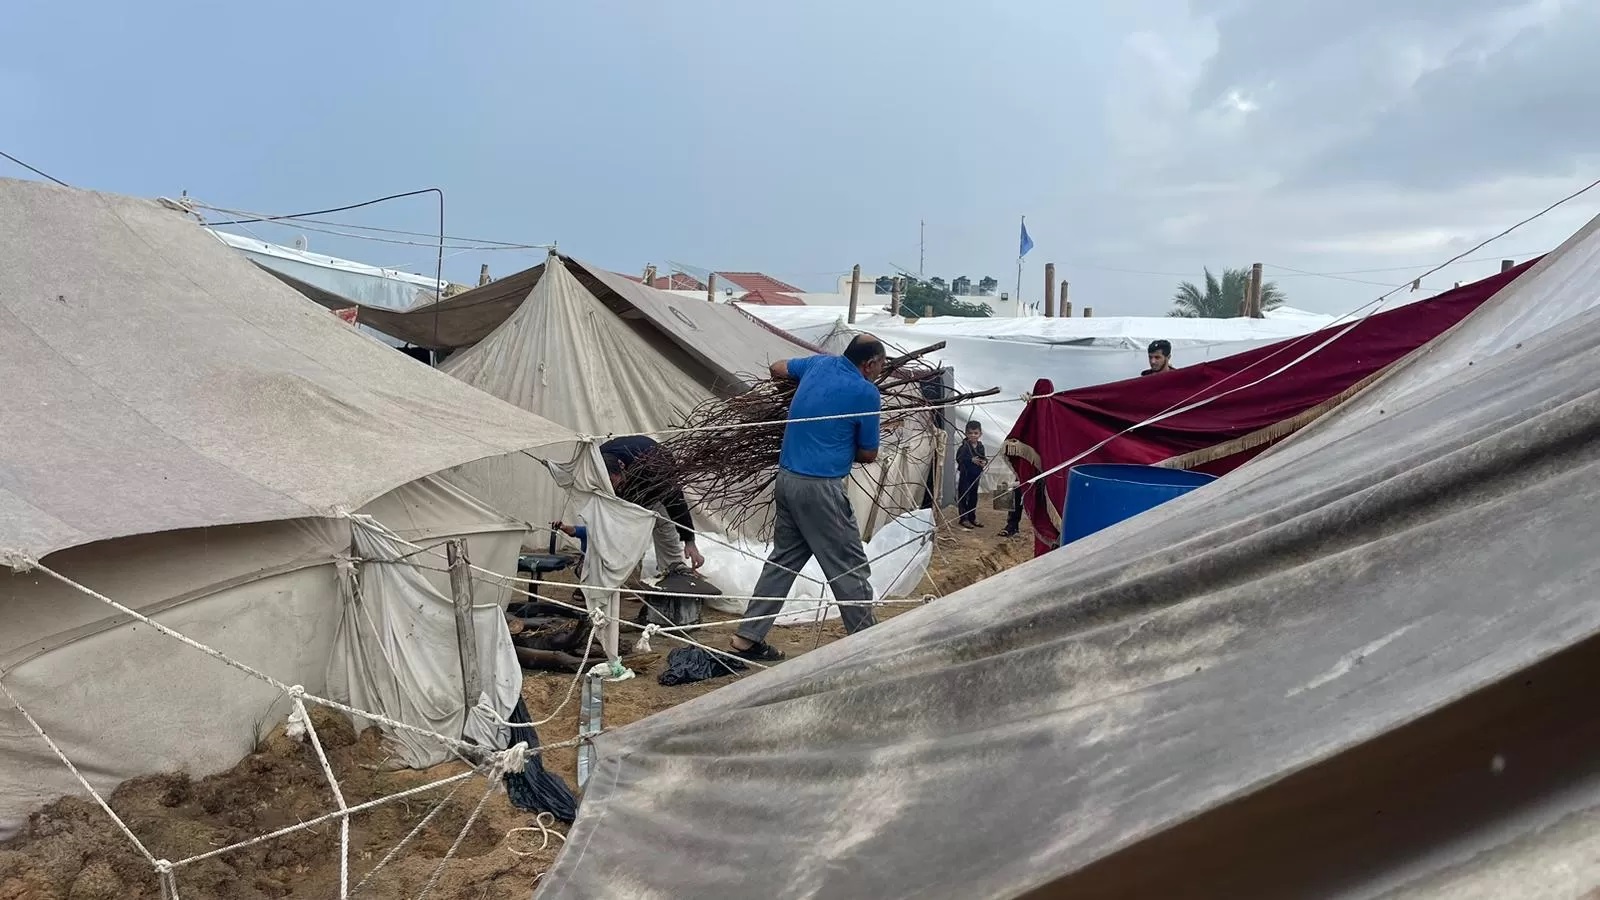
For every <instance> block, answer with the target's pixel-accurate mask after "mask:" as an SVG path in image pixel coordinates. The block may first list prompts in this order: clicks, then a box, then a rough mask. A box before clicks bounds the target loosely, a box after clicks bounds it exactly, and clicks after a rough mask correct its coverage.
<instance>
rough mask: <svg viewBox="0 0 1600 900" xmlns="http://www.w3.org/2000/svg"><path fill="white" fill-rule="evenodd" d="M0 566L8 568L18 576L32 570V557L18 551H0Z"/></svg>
mask: <svg viewBox="0 0 1600 900" xmlns="http://www.w3.org/2000/svg"><path fill="white" fill-rule="evenodd" d="M0 565H5V566H7V567H9V568H10V569H11V571H13V572H16V573H17V574H19V575H20V574H22V573H24V572H31V571H33V569H34V561H33V559H32V557H30V556H28V555H27V554H25V553H22V552H21V551H18V550H0Z"/></svg>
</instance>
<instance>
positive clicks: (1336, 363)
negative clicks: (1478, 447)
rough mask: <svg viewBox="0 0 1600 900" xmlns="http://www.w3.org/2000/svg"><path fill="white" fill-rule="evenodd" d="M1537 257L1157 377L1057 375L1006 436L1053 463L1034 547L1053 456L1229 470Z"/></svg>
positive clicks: (1056, 518) (1032, 460)
mask: <svg viewBox="0 0 1600 900" xmlns="http://www.w3.org/2000/svg"><path fill="white" fill-rule="evenodd" d="M1536 261H1537V260H1535V261H1530V262H1527V263H1524V264H1522V265H1520V266H1517V267H1515V268H1513V269H1511V270H1509V271H1506V272H1501V273H1499V274H1496V275H1493V276H1491V277H1489V278H1485V279H1483V280H1481V281H1476V282H1473V283H1472V284H1469V285H1465V286H1463V287H1459V288H1456V289H1454V290H1450V291H1445V292H1444V293H1442V294H1440V295H1438V296H1437V297H1433V298H1430V299H1427V300H1419V301H1417V302H1415V303H1410V304H1407V305H1405V306H1400V307H1397V308H1395V309H1391V310H1388V311H1387V312H1379V313H1377V314H1375V315H1370V316H1367V317H1365V318H1363V319H1359V320H1351V321H1349V322H1341V323H1338V324H1334V325H1330V326H1329V327H1327V328H1324V329H1321V330H1319V331H1315V332H1312V333H1310V334H1308V335H1305V336H1303V337H1300V338H1294V339H1291V340H1286V341H1278V342H1276V343H1272V344H1268V345H1267V346H1265V347H1259V348H1256V349H1253V350H1247V351H1245V352H1243V353H1238V354H1235V355H1233V356H1228V357H1224V358H1222V359H1217V360H1211V361H1208V362H1204V363H1201V364H1199V365H1192V366H1185V367H1182V368H1179V369H1178V370H1177V371H1174V372H1170V373H1166V374H1163V375H1161V376H1159V377H1153V378H1139V377H1135V378H1131V379H1124V380H1120V381H1115V382H1112V383H1110V384H1102V385H1096V386H1093V387H1085V388H1079V389H1077V390H1064V387H1065V386H1064V385H1061V384H1056V385H1055V388H1056V390H1057V391H1061V393H1057V394H1055V395H1053V396H1050V397H1043V398H1039V399H1036V400H1033V401H1031V402H1030V403H1028V404H1027V408H1026V410H1025V411H1024V412H1023V414H1022V415H1021V417H1019V418H1018V420H1017V424H1016V425H1015V427H1014V428H1013V429H1012V431H1011V432H1010V434H1009V436H1008V439H1007V441H1006V444H1005V448H1006V449H1005V452H1006V454H1007V458H1008V459H1009V461H1010V462H1011V464H1012V467H1013V468H1014V469H1015V470H1016V471H1017V473H1018V475H1019V476H1020V477H1021V478H1022V479H1031V478H1033V477H1034V476H1036V475H1038V474H1039V473H1040V472H1044V471H1047V470H1056V471H1054V472H1053V473H1052V474H1051V475H1049V476H1047V477H1046V478H1045V479H1044V480H1043V482H1042V483H1043V484H1044V485H1045V491H1044V494H1043V495H1042V496H1041V495H1039V494H1037V493H1030V495H1029V500H1030V503H1029V517H1030V520H1031V521H1032V522H1033V525H1034V534H1035V536H1036V539H1037V540H1038V542H1039V544H1038V549H1039V551H1040V552H1044V551H1045V550H1048V549H1050V548H1051V547H1053V546H1054V545H1055V542H1056V540H1057V534H1058V531H1059V528H1060V525H1061V511H1062V509H1064V507H1065V497H1066V489H1067V470H1066V468H1063V465H1065V464H1070V465H1079V464H1088V463H1134V464H1138V465H1154V464H1159V465H1164V466H1171V467H1174V468H1183V469H1194V470H1196V471H1201V472H1208V473H1211V474H1214V475H1221V474H1223V473H1225V472H1229V471H1232V470H1233V469H1235V468H1238V467H1239V466H1240V465H1242V464H1243V463H1244V462H1245V461H1246V460H1248V459H1250V458H1251V457H1253V456H1255V455H1256V454H1258V453H1260V452H1262V451H1263V450H1265V449H1266V448H1267V447H1269V446H1271V445H1272V444H1273V443H1274V442H1276V441H1280V440H1282V439H1283V438H1285V437H1287V436H1288V435H1290V434H1292V433H1294V431H1296V430H1297V429H1299V428H1302V427H1304V426H1305V425H1306V424H1308V423H1309V422H1311V421H1313V420H1314V419H1316V417H1317V416H1320V415H1322V414H1324V413H1326V412H1327V411H1328V410H1329V409H1331V408H1333V407H1334V406H1336V405H1337V404H1338V403H1340V402H1342V401H1343V400H1344V399H1346V398H1348V397H1349V396H1350V395H1352V394H1353V393H1355V392H1356V391H1357V390H1359V389H1360V388H1362V387H1363V386H1365V385H1366V383H1367V382H1368V381H1370V380H1371V379H1373V378H1376V377H1377V376H1378V374H1379V373H1381V372H1382V371H1383V369H1384V368H1385V367H1386V366H1389V365H1390V364H1392V363H1394V362H1395V361H1396V360H1399V359H1400V358H1402V357H1404V356H1405V355H1406V354H1408V353H1411V352H1413V351H1415V350H1416V349H1417V348H1418V347H1421V346H1423V345H1424V344H1426V343H1427V342H1428V341H1431V340H1433V339H1434V338H1436V337H1438V336H1439V335H1440V334H1443V333H1444V332H1445V331H1447V330H1449V329H1450V328H1451V327H1453V326H1455V324H1456V323H1458V322H1460V321H1461V320H1462V319H1464V318H1466V317H1467V316H1468V315H1470V314H1471V313H1472V312H1473V310H1476V309H1477V308H1478V307H1479V306H1481V305H1483V303H1484V302H1485V301H1487V300H1488V299H1489V298H1490V297H1493V296H1494V295H1495V294H1496V293H1497V292H1498V291H1500V290H1501V289H1503V288H1504V287H1505V286H1506V285H1508V284H1510V283H1511V282H1512V281H1514V280H1515V279H1516V278H1517V277H1518V276H1520V275H1521V274H1522V273H1523V272H1525V271H1527V269H1528V268H1529V267H1531V266H1532V265H1533V263H1534V262H1536ZM1286 367H1288V368H1287V370H1286V371H1284V372H1283V373H1282V374H1281V375H1272V373H1274V372H1276V371H1277V370H1279V369H1285V368H1286ZM1268 376H1272V377H1268ZM1152 420H1155V421H1152ZM1040 501H1043V502H1040Z"/></svg>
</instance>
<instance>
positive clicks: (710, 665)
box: [656, 647, 747, 686]
mask: <svg viewBox="0 0 1600 900" xmlns="http://www.w3.org/2000/svg"><path fill="white" fill-rule="evenodd" d="M746 668H747V666H746V665H745V663H744V661H743V660H739V659H734V658H733V657H730V656H718V655H716V654H715V653H712V652H711V651H709V650H702V649H700V648H699V647H678V648H675V649H674V650H673V651H672V652H670V653H668V654H667V669H666V671H665V672H662V673H661V674H660V675H659V676H657V677H656V681H658V682H660V683H661V684H664V685H668V686H671V685H674V684H693V683H694V682H696V681H705V680H707V679H710V678H718V677H721V676H723V675H732V674H734V673H735V672H743V671H744V670H745V669H746Z"/></svg>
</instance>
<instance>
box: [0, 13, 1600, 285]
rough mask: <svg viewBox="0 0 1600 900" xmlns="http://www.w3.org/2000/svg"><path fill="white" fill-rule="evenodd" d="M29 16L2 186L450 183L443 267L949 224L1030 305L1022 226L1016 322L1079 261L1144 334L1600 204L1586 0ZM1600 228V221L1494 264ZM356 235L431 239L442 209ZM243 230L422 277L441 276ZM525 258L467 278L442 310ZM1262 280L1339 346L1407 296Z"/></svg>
mask: <svg viewBox="0 0 1600 900" xmlns="http://www.w3.org/2000/svg"><path fill="white" fill-rule="evenodd" d="M6 6H7V12H6V20H7V21H6V24H5V26H4V33H5V36H6V38H7V40H6V45H7V48H6V53H5V54H4V55H0V150H5V151H7V152H9V153H12V154H14V155H16V156H19V157H21V158H23V159H25V160H27V161H29V162H31V163H33V164H34V165H36V166H38V167H40V168H41V169H44V170H45V171H47V172H49V173H51V174H52V175H55V176H56V177H58V178H61V179H63V180H65V181H68V182H70V183H72V184H74V185H77V186H81V187H91V188H96V189H101V190H108V191H117V192H123V193H133V194H142V195H161V194H166V195H176V194H177V193H178V192H179V191H182V190H187V191H188V192H189V193H190V195H191V196H194V197H197V198H200V199H202V200H204V201H206V202H209V203H213V204H216V205H219V206H225V207H235V208H241V209H248V210H258V211H265V212H272V213H286V212H297V211H302V210H307V209H313V208H318V207H325V206H334V205H340V204H343V203H349V202H354V201H358V200H362V199H367V198H370V197H375V196H380V195H383V194H388V193H394V192H398V191H404V190H410V189H414V188H418V187H426V186H433V185H436V186H439V187H442V188H444V190H445V191H446V193H447V196H448V207H447V210H446V226H447V230H448V231H449V232H450V233H451V234H454V235H463V236H467V237H473V238H490V239H495V240H501V241H513V242H527V243H540V242H548V241H558V242H559V244H560V246H561V248H562V249H563V250H564V251H566V252H569V253H571V254H573V255H575V256H578V257H580V258H584V259H587V260H590V261H593V262H597V263H600V264H603V265H606V266H608V267H611V268H614V269H618V270H622V271H630V272H631V271H637V270H639V269H641V268H642V267H643V266H644V264H645V263H647V262H654V263H656V264H657V265H658V266H660V267H662V268H663V269H664V268H666V267H667V266H668V264H669V262H679V263H684V264H687V265H690V266H695V267H699V268H704V269H725V270H737V269H761V270H764V271H767V272H769V273H772V274H775V275H778V276H780V277H784V278H787V279H788V280H791V281H794V282H797V283H799V284H800V285H802V286H803V287H810V288H824V289H826V288H831V285H832V283H833V279H834V278H835V277H836V276H837V274H839V273H841V272H844V271H846V270H848V269H849V267H850V265H851V264H852V263H857V262H859V263H861V264H862V266H863V267H864V269H866V270H867V271H868V272H875V271H884V270H887V269H888V268H889V267H890V266H891V265H900V266H904V267H908V268H911V269H915V268H916V267H917V265H918V222H919V220H925V221H926V222H927V255H926V266H927V273H928V274H929V275H935V274H937V275H944V276H945V277H952V276H955V275H960V274H966V275H970V276H972V277H973V278H974V279H976V278H978V277H980V276H982V275H985V274H991V275H994V276H995V277H997V278H998V279H1000V281H1001V284H1002V287H1003V288H1004V289H1006V290H1012V289H1013V288H1014V282H1015V279H1016V248H1017V225H1018V217H1019V216H1021V215H1026V216H1027V217H1028V227H1029V230H1030V232H1031V233H1032V236H1033V238H1034V240H1035V242H1036V245H1037V246H1036V248H1035V249H1034V251H1033V252H1032V253H1031V254H1030V255H1029V256H1028V258H1027V268H1026V270H1025V272H1024V290H1023V292H1024V296H1026V297H1030V298H1034V297H1037V296H1038V294H1039V292H1040V289H1041V288H1040V285H1041V284H1042V280H1043V276H1042V269H1043V265H1044V263H1045V262H1048V261H1054V262H1055V263H1056V264H1057V267H1058V270H1059V272H1060V277H1062V278H1068V279H1071V281H1072V285H1073V287H1072V294H1073V300H1074V301H1075V303H1076V304H1077V305H1078V306H1080V307H1081V306H1083V305H1093V306H1094V307H1095V310H1096V313H1097V314H1098V315H1109V314H1151V313H1160V312H1162V311H1163V310H1164V309H1165V308H1166V306H1167V305H1168V302H1169V298H1170V297H1171V294H1172V289H1173V286H1174V283H1175V282H1176V281H1177V279H1178V276H1188V277H1198V275H1199V271H1200V268H1201V267H1202V266H1206V265H1209V266H1211V267H1213V268H1214V269H1215V268H1220V267H1223V266H1242V265H1248V264H1249V263H1251V262H1257V261H1259V262H1263V263H1266V264H1268V265H1269V266H1271V267H1294V268H1297V269H1303V270H1307V271H1313V272H1351V271H1352V270H1369V269H1391V268H1393V271H1378V272H1364V271H1363V272H1357V273H1355V274H1350V275H1347V276H1346V277H1347V278H1352V279H1358V280H1361V281H1373V282H1381V283H1387V284H1398V283H1402V282H1406V281H1409V280H1410V279H1411V278H1412V277H1415V276H1416V275H1419V274H1421V272H1422V271H1423V270H1425V269H1426V268H1428V267H1429V266H1431V265H1432V264H1434V263H1437V262H1441V261H1443V260H1444V259H1447V258H1449V257H1450V256H1451V255H1453V254H1454V253H1456V252H1459V251H1460V250H1463V249H1466V248H1467V247H1470V246H1472V245H1473V244H1474V243H1476V242H1477V241H1479V240H1482V239H1483V238H1486V237H1488V236H1490V235H1492V234H1494V233H1495V232H1496V231H1498V230H1500V229H1501V228H1503V227H1505V226H1507V225H1509V224H1511V223H1512V222H1515V221H1516V220H1518V219H1520V218H1523V217H1524V216H1526V215H1528V214H1530V213H1532V212H1534V211H1536V210H1537V209H1539V208H1541V207H1542V206H1544V205H1546V204H1547V203H1549V202H1551V201H1553V200H1555V199H1557V198H1559V197H1560V196H1562V195H1565V194H1566V193H1569V192H1570V191H1571V190H1573V189H1575V188H1577V187H1579V186H1581V185H1582V184H1583V183H1586V182H1587V181H1588V180H1590V179H1592V178H1594V177H1596V176H1600V158H1597V156H1600V112H1597V110H1600V53H1597V52H1596V51H1595V49H1594V48H1595V47H1596V46H1600V4H1596V3H1593V2H1589V3H1584V2H1580V0H1567V2H1561V0H1531V2H1530V0H1187V2H1186V0H1119V2H1117V3H1110V2H1104V0H1054V2H1045V0H1039V2H1031V0H1030V2H1023V0H1016V2H973V0H850V2H846V0H803V2H801V0H793V2H787V3H774V2H750V0H673V2H670V3H669V2H660V0H631V2H621V0H612V2H606V0H590V2H582V3H562V4H547V3H530V2H514V0H502V2H492V0H483V2H474V3H456V4H452V3H441V2H438V0H431V2H419V0H389V2H382V3H377V2H353V0H325V2H321V3H316V4H311V3H297V2H278V3H271V4H244V3H215V2H208V3H200V2H172V0H163V2H160V3H136V4H130V3H112V2H100V3H83V2H76V3H74V2H60V0H56V2H49V3H45V2H35V0H10V2H8V3H7V4H6ZM1113 10H1114V11H1113ZM0 175H6V176H16V177H31V176H27V173H25V172H23V171H21V170H19V169H16V168H15V167H12V166H11V165H10V164H9V163H6V162H5V161H4V160H0ZM1597 212H1600V190H1597V191H1596V192H1594V194H1592V195H1587V196H1585V197H1583V198H1581V199H1580V200H1578V201H1575V202H1573V203H1571V204H1569V205H1568V206H1567V207H1564V208H1563V209H1561V210H1558V211H1557V212H1556V213H1552V214H1551V215H1550V216H1548V217H1546V218H1545V219H1542V220H1540V221H1539V222H1538V223H1535V224H1534V225H1532V226H1529V227H1527V228H1526V229H1524V230H1522V231H1519V232H1517V233H1516V234H1514V235H1512V236H1510V237H1508V238H1505V239H1503V240H1501V241H1498V242H1496V243H1495V244H1492V245H1490V247H1489V248H1487V249H1486V250H1484V251H1481V252H1479V253H1477V254H1474V256H1475V257H1492V258H1494V259H1498V258H1499V257H1500V256H1502V255H1504V256H1516V257H1517V258H1519V259H1522V258H1526V256H1527V255H1529V254H1531V253H1535V252H1538V251H1542V250H1545V249H1549V248H1551V247H1553V246H1555V245H1556V244H1557V243H1559V242H1560V240H1561V239H1562V238H1564V237H1565V236H1567V235H1568V234H1570V233H1571V232H1572V231H1573V230H1574V229H1576V228H1577V227H1578V226H1579V225H1581V224H1582V223H1583V222H1584V221H1586V220H1587V219H1588V218H1589V217H1591V216H1593V215H1594V214H1596V213H1597ZM345 218H346V220H347V221H354V222H359V223H363V224H369V225H382V226H389V227H394V228H403V229H413V230H417V231H428V230H430V229H433V228H434V227H436V226H435V222H436V212H435V211H434V209H433V208H432V206H431V201H429V200H426V199H413V200H406V201H400V202H397V203H393V204H386V205H384V206H380V207H377V208H373V209H369V210H365V211H363V212H361V213H353V214H346V216H345ZM252 228H253V230H254V232H255V233H256V234H258V235H260V236H261V237H263V238H265V239H268V240H277V241H280V242H284V243H288V242H290V241H292V239H293V238H294V236H295V235H296V234H304V235H305V236H306V237H307V238H308V239H309V242H310V246H311V248H312V249H313V250H318V251H321V252H325V253H331V254H335V255H341V256H349V257H352V258H357V259H360V260H362V261H365V262H369V263H373V264H378V265H395V266H400V267H404V268H407V269H410V270H413V271H418V272H428V273H430V274H431V271H432V262H431V260H432V251H431V250H429V249H426V248H422V247H415V246H407V245H404V244H381V243H370V242H358V241H353V240H349V239H346V238H341V237H338V236H334V235H327V234H320V233H310V232H305V231H301V230H294V229H284V228H278V227H271V226H253V227H252ZM537 259H538V256H537V254H536V253H534V252H527V251H518V252H499V253H490V252H482V251H464V252H456V251H452V256H451V257H450V258H449V259H448V260H447V263H446V269H447V276H449V277H452V278H454V279H456V280H471V279H474V278H475V277H476V274H477V267H478V264H479V263H481V262H488V263H489V264H490V266H491V269H492V270H493V271H494V272H495V273H496V274H500V275H503V274H507V273H509V272H510V271H514V270H516V269H519V268H523V267H525V266H527V265H530V264H532V263H534V262H536V261H537ZM1496 268H1497V267H1496V265H1495V263H1494V262H1493V261H1492V260H1491V261H1484V262H1478V263H1473V264H1468V265H1461V266H1457V267H1454V268H1451V269H1447V270H1445V272H1443V273H1441V274H1439V275H1435V276H1433V277H1431V278H1429V279H1428V280H1427V281H1426V282H1425V287H1427V288H1430V289H1433V288H1440V287H1448V286H1449V285H1450V283H1451V282H1453V281H1455V280H1457V279H1470V278H1475V277H1480V276H1482V275H1485V274H1488V273H1490V272H1492V271H1494V270H1495V269H1496ZM1118 270H1127V271H1118ZM1268 276H1269V277H1270V278H1275V279H1277V280H1278V282H1279V284H1280V286H1282V287H1283V288H1284V290H1285V291H1286V293H1287V294H1288V296H1289V298H1290V302H1291V303H1292V304H1293V305H1295V306H1300V307H1304V308H1308V309H1314V310H1319V311H1324V312H1342V311H1344V310H1347V309H1350V308H1353V307H1356V306H1359V305H1360V304H1362V303H1364V302H1365V301H1367V300H1370V299H1371V298H1372V297H1374V296H1375V295H1376V294H1378V293H1381V292H1382V291H1383V290H1384V289H1383V288H1381V287H1377V286H1374V285H1369V284H1362V283H1356V282H1355V281H1348V280H1338V279H1334V278H1327V277H1310V276H1304V275H1297V274H1294V273H1291V272H1289V271H1286V270H1285V269H1282V268H1269V269H1268Z"/></svg>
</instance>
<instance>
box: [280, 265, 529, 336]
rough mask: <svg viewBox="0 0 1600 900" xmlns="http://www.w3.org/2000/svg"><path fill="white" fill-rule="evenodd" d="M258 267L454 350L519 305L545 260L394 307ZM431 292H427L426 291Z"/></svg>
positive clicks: (373, 323)
mask: <svg viewBox="0 0 1600 900" xmlns="http://www.w3.org/2000/svg"><path fill="white" fill-rule="evenodd" d="M256 264H257V265H259V266H261V268H262V270H264V271H266V272H270V273H271V274H272V276H273V277H274V278H277V279H278V280H280V281H282V282H283V283H284V284H287V285H288V286H290V287H292V288H294V289H295V290H297V291H299V292H300V293H302V294H304V295H305V296H306V297H308V298H310V299H312V300H315V301H316V302H317V303H320V304H322V305H323V306H325V307H327V308H328V309H348V308H350V307H352V306H354V307H356V308H357V310H358V312H357V313H356V320H357V321H358V322H360V323H361V324H363V325H366V326H368V327H370V328H373V329H376V330H377V331H381V332H383V333H384V334H386V335H389V336H390V337H392V338H395V339H396V340H399V341H403V342H405V343H408V344H415V345H416V346H418V347H426V348H428V349H431V350H454V349H456V348H458V347H467V346H471V345H472V344H475V343H477V342H478V341H481V340H483V338H484V337H485V336H487V335H488V334H489V333H490V332H491V331H494V330H495V329H496V328H498V327H499V326H500V323H501V322H504V321H505V320H506V319H507V317H509V316H510V315H511V314H512V313H514V312H516V310H517V307H519V306H521V305H522V301H523V299H524V298H526V297H527V296H528V292H529V291H531V290H533V287H534V285H536V284H538V283H539V279H540V277H542V276H543V274H544V266H543V265H538V266H534V267H533V268H531V269H525V270H523V271H521V272H517V273H516V274H514V275H508V276H506V277H505V278H502V279H500V280H498V281H492V282H490V283H488V284H486V285H484V286H482V287H476V288H473V289H472V290H470V291H463V292H461V293H459V294H456V295H455V296H454V297H446V298H445V299H444V300H443V301H441V302H438V303H434V302H432V300H431V299H429V300H427V301H424V302H422V303H419V304H417V305H416V306H415V307H412V308H409V309H404V310H394V309H389V308H387V307H382V306H372V305H369V304H365V303H359V302H357V301H355V300H353V299H351V298H349V297H346V296H343V295H341V294H337V293H334V292H333V291H330V290H327V289H326V288H321V287H318V286H316V285H314V284H310V283H308V282H306V281H303V280H301V279H299V278H296V277H294V275H292V274H290V273H288V272H284V271H281V270H279V269H274V268H272V267H270V266H268V265H265V264H264V263H261V262H257V263H256ZM430 297H431V295H430Z"/></svg>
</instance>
